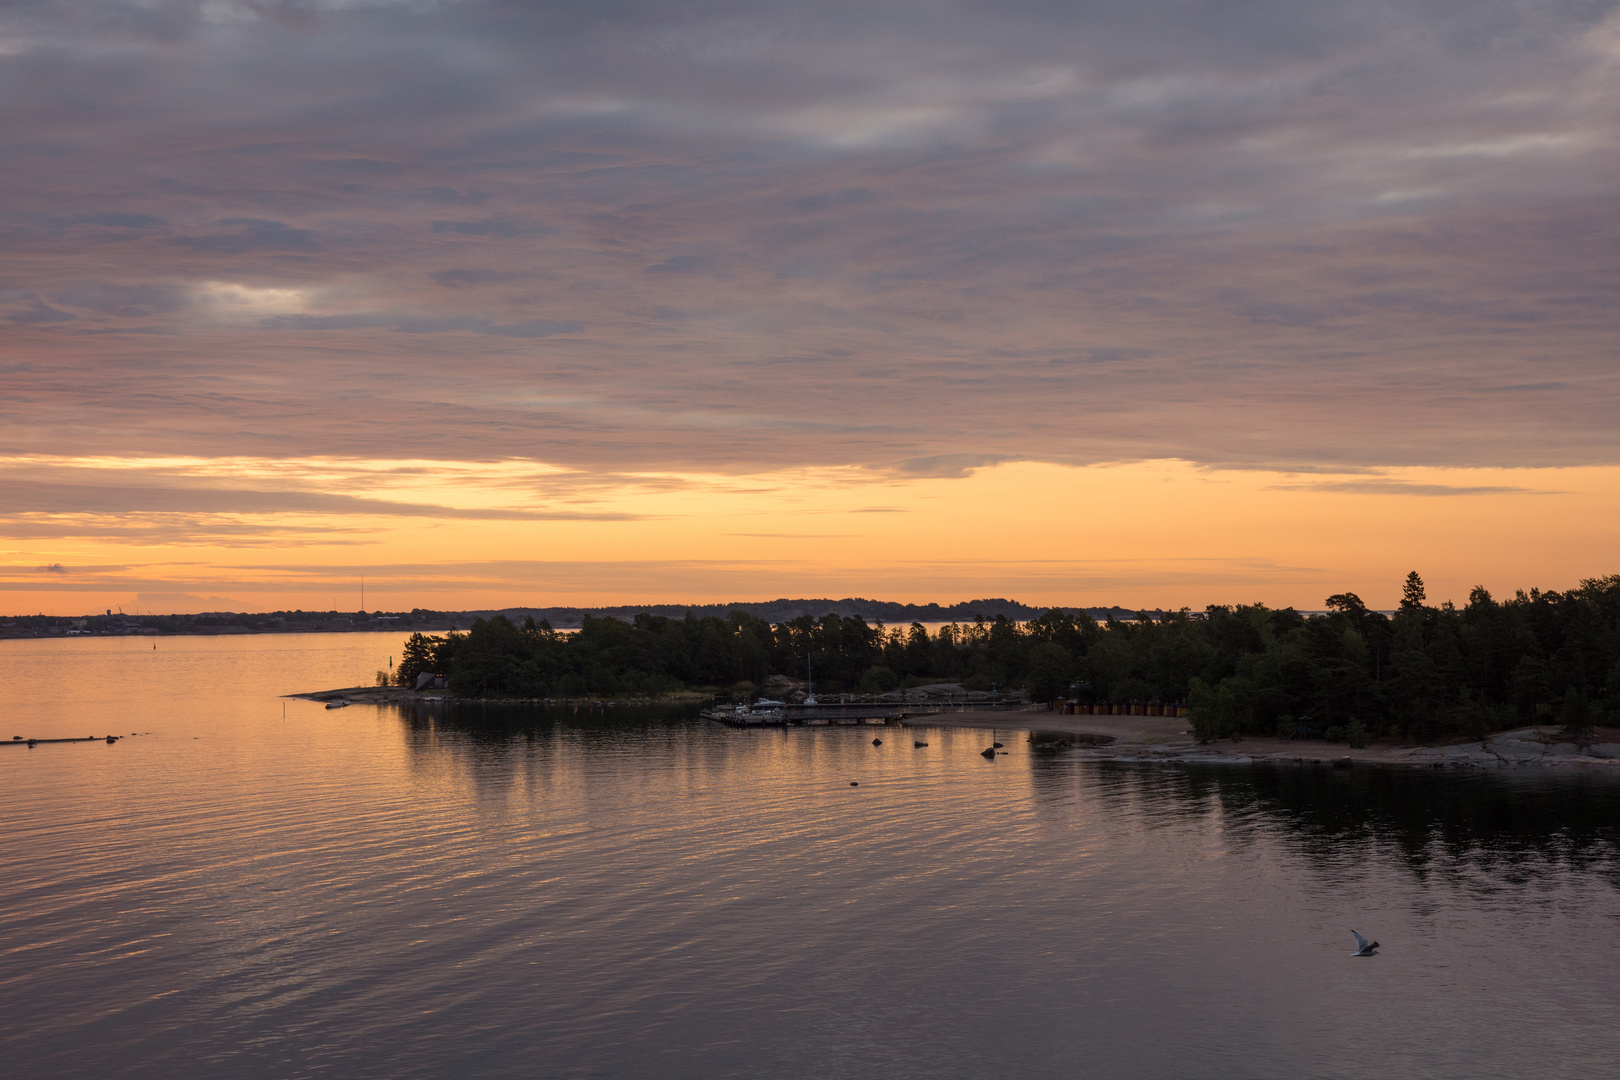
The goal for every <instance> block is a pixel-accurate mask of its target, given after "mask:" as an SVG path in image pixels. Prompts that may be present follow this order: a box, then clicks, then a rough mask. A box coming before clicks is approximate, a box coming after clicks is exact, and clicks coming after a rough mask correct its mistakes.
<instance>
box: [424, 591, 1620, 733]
mask: <svg viewBox="0 0 1620 1080" xmlns="http://www.w3.org/2000/svg"><path fill="white" fill-rule="evenodd" d="M1424 600H1425V595H1424V587H1423V582H1422V579H1421V578H1420V577H1418V576H1417V575H1416V574H1415V573H1414V574H1412V575H1409V576H1408V578H1407V581H1406V584H1405V587H1404V589H1403V599H1402V605H1401V607H1400V609H1399V610H1398V611H1396V612H1395V613H1394V615H1393V616H1388V615H1385V614H1383V613H1380V612H1376V611H1371V610H1369V609H1368V608H1367V606H1366V605H1365V604H1364V603H1363V602H1362V601H1361V599H1360V598H1359V597H1357V596H1356V595H1355V594H1353V593H1339V594H1336V595H1334V596H1331V597H1328V599H1327V608H1328V611H1327V614H1325V615H1319V616H1313V617H1310V618H1307V617H1305V616H1303V615H1301V614H1300V613H1299V612H1297V611H1294V610H1292V609H1288V608H1284V609H1282V610H1273V609H1271V608H1268V607H1266V606H1265V605H1263V604H1252V605H1236V606H1211V607H1208V608H1205V609H1204V610H1203V611H1201V612H1191V611H1187V610H1182V611H1178V612H1172V613H1171V614H1169V615H1166V616H1164V617H1163V618H1162V619H1159V620H1157V621H1154V620H1150V619H1138V620H1136V621H1133V622H1119V621H1116V620H1113V619H1109V620H1108V621H1107V622H1106V623H1103V624H1101V625H1099V624H1098V623H1096V622H1094V621H1093V620H1092V619H1090V618H1088V617H1086V616H1085V615H1083V614H1082V615H1074V614H1071V613H1068V612H1064V611H1059V610H1055V609H1054V610H1052V611H1049V612H1047V613H1045V614H1044V615H1042V616H1040V617H1039V618H1037V619H1034V620H1032V621H1030V622H1028V623H1023V624H1018V623H1013V622H1010V621H1008V620H1007V619H1005V618H996V619H993V620H986V619H982V618H981V619H976V620H975V621H974V622H972V623H970V624H959V623H953V624H950V625H948V626H944V627H942V628H941V629H940V630H939V632H938V633H935V634H929V633H928V632H927V631H926V630H925V629H924V628H923V627H922V626H921V625H918V624H912V625H910V626H907V627H894V628H889V629H885V628H884V627H881V626H872V625H869V624H867V623H866V622H865V621H864V620H862V619H859V618H847V617H840V616H837V615H826V616H823V617H821V618H819V619H816V618H812V617H810V616H803V617H800V618H797V619H793V620H791V621H789V622H784V623H779V624H776V625H772V624H770V623H767V622H765V621H763V620H761V619H758V618H756V617H754V616H752V615H748V614H746V613H743V612H733V613H731V614H730V615H729V616H727V617H725V618H719V617H715V616H707V617H703V618H698V617H696V616H693V615H688V616H687V617H685V618H667V617H664V616H656V615H650V614H645V613H644V614H641V615H638V616H636V618H635V619H634V621H632V622H624V621H621V620H616V619H594V618H593V619H586V620H585V624H584V626H583V628H582V629H581V630H580V631H579V632H578V633H575V634H569V635H563V634H558V633H555V632H554V631H553V630H552V629H551V627H550V626H548V625H546V624H544V623H541V624H539V625H536V624H534V623H533V622H527V623H525V624H524V625H523V626H521V627H520V626H517V625H514V624H513V623H512V622H510V621H509V620H507V619H506V618H504V617H500V616H497V617H495V618H492V619H487V620H479V621H478V622H476V623H475V624H474V625H473V628H472V630H471V632H469V633H465V634H462V633H456V632H451V633H449V634H447V635H445V636H443V637H432V636H427V635H423V634H413V635H412V636H411V639H410V641H409V642H407V643H406V646H405V650H404V655H403V657H402V659H401V662H400V665H399V668H398V670H397V673H396V680H397V681H398V682H399V683H400V684H402V685H414V682H415V679H416V676H417V674H419V673H420V672H423V671H426V672H430V673H433V674H437V675H444V676H446V677H448V679H449V680H450V685H451V687H452V688H453V689H454V690H455V692H456V693H458V694H465V695H483V696H521V697H565V696H581V695H587V694H594V695H606V696H614V695H630V694H642V693H657V692H660V691H664V690H672V689H677V688H682V687H729V686H733V685H735V684H739V683H743V682H747V683H752V684H755V685H764V684H765V682H766V681H767V680H769V679H770V677H771V676H772V675H778V674H779V675H787V676H791V677H793V678H796V679H801V680H802V679H804V678H805V676H806V675H807V673H808V672H809V671H810V670H811V669H813V670H814V674H815V685H816V690H817V692H818V693H828V694H834V693H840V692H844V691H861V692H865V693H885V692H888V691H889V690H892V689H895V688H897V687H900V686H919V685H924V684H926V683H930V682H959V683H962V684H963V685H964V686H967V687H969V688H974V689H984V690H989V689H990V688H991V687H992V686H995V687H997V688H998V689H1000V690H1002V691H1007V692H1011V691H1015V690H1019V689H1022V690H1024V691H1025V692H1026V693H1027V694H1028V695H1029V696H1030V697H1031V698H1033V699H1035V700H1041V701H1050V700H1054V699H1056V698H1059V697H1069V696H1074V697H1077V698H1078V699H1079V700H1082V701H1088V702H1090V701H1113V702H1121V703H1124V702H1129V701H1171V702H1174V701H1185V702H1187V703H1188V705H1189V709H1190V719H1191V721H1192V727H1193V730H1194V733H1195V734H1196V735H1197V737H1198V738H1199V739H1201V740H1205V741H1207V740H1209V739H1217V738H1240V737H1242V736H1243V735H1245V734H1250V735H1270V734H1276V735H1279V736H1282V737H1289V736H1292V734H1293V729H1294V724H1295V720H1294V718H1295V717H1300V718H1303V719H1302V720H1300V721H1299V723H1301V724H1306V725H1309V726H1310V727H1312V728H1314V729H1316V730H1317V731H1321V730H1323V729H1324V728H1326V729H1329V730H1332V731H1333V733H1334V735H1335V736H1336V737H1338V738H1340V739H1346V740H1351V741H1352V743H1354V741H1355V740H1357V739H1360V740H1362V741H1365V740H1368V739H1372V738H1376V737H1379V736H1389V735H1400V736H1403V737H1406V738H1415V739H1435V738H1442V737H1452V736H1467V737H1472V738H1478V737H1481V736H1483V735H1485V734H1487V733H1489V732H1491V731H1496V730H1501V729H1503V728H1507V727H1512V726H1516V725H1518V724H1525V723H1530V722H1533V721H1534V720H1535V718H1537V717H1556V718H1558V719H1559V721H1560V722H1562V723H1563V724H1564V725H1565V726H1566V728H1567V729H1569V730H1570V732H1571V735H1572V737H1581V736H1580V734H1579V733H1581V732H1587V731H1590V729H1591V727H1592V726H1593V725H1594V724H1596V723H1599V722H1616V721H1620V575H1617V576H1613V577H1607V578H1600V579H1593V580H1589V581H1585V582H1582V583H1581V586H1580V588H1578V589H1573V590H1570V591H1569V592H1566V593H1556V592H1547V593H1543V592H1540V591H1537V590H1532V591H1531V592H1530V593H1529V594H1528V595H1526V594H1524V593H1519V594H1518V595H1517V596H1515V597H1514V598H1513V599H1511V600H1505V601H1497V600H1495V599H1493V598H1492V597H1491V595H1490V593H1489V592H1487V591H1486V590H1485V589H1483V588H1478V587H1476V588H1475V589H1474V590H1473V591H1472V592H1471V593H1470V594H1469V597H1468V603H1467V605H1466V606H1464V607H1461V608H1458V607H1455V606H1453V605H1451V604H1444V605H1442V606H1440V607H1439V608H1433V607H1428V606H1426V605H1425V603H1424ZM1560 691H1561V692H1560Z"/></svg>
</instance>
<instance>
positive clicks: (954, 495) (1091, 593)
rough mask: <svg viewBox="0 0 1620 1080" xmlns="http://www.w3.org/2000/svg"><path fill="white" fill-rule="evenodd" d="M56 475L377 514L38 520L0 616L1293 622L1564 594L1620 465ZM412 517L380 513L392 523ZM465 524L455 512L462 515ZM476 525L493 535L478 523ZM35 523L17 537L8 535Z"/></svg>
mask: <svg viewBox="0 0 1620 1080" xmlns="http://www.w3.org/2000/svg"><path fill="white" fill-rule="evenodd" d="M8 465H9V466H10V467H11V468H13V469H16V468H23V467H27V468H35V469H41V470H47V471H48V472H50V474H51V475H64V474H70V475H76V476H82V475H100V476H107V475H116V476H119V477H120V478H121V481H122V482H125V483H133V484H134V485H135V490H139V489H140V488H139V485H140V484H142V483H148V484H150V483H156V481H155V480H154V479H153V477H161V478H163V479H164V480H165V482H173V481H174V480H175V479H176V478H184V479H185V481H186V482H187V483H190V484H194V485H195V484H201V485H204V486H205V490H206V485H207V484H208V483H210V482H211V481H212V479H213V478H216V477H218V478H228V479H229V482H230V484H231V485H232V489H233V490H241V489H243V488H244V487H246V488H251V487H252V486H253V485H254V484H255V483H265V484H269V483H273V484H274V485H275V486H276V487H277V488H278V489H286V488H289V487H292V488H295V489H298V488H303V489H308V490H310V491H319V492H334V491H336V492H343V493H344V497H345V498H353V499H359V500H362V502H361V503H359V504H358V505H361V506H371V505H383V507H384V508H383V509H382V510H381V511H378V512H367V513H363V514H355V513H350V512H333V513H322V512H285V511H276V512H267V513H253V512H230V513H216V512H202V511H198V510H191V511H187V512H184V513H181V512H169V511H166V512H128V511H120V512H118V513H106V514H94V513H86V512H75V513H72V514H33V515H24V516H21V517H14V518H13V519H11V525H12V528H11V529H10V530H9V531H10V532H12V533H13V534H19V533H20V534H22V535H11V536H10V537H9V538H7V539H5V540H4V541H0V549H3V550H4V552H5V554H4V557H3V559H0V589H3V590H4V595H3V596H0V611H3V612H4V613H5V614H7V615H11V616H16V615H29V614H34V613H36V612H44V613H47V614H57V615H80V614H88V613H95V612H99V611H102V610H106V609H109V608H111V609H114V610H118V609H121V610H123V611H125V612H134V611H135V610H136V609H137V608H139V609H140V610H142V611H150V612H168V611H203V610H236V611H254V610H274V609H293V608H302V609H304V610H331V609H335V610H341V611H353V610H357V609H358V608H359V607H360V602H361V601H360V582H361V575H364V576H365V606H366V608H367V609H369V610H389V611H397V610H409V609H411V608H415V607H422V608H433V609H439V610H465V609H479V608H501V607H520V606H535V607H546V606H563V605H568V606H608V605H621V604H637V603H648V604H652V603H661V604H678V603H721V602H738V601H749V600H768V599H775V598H778V597H821V596H826V597H833V598H841V597H847V596H863V597H868V598H872V599H880V600H892V601H900V602H915V603H927V602H930V601H937V602H940V603H953V602H957V601H962V600H969V599H976V598H982V597H994V596H1004V597H1008V598H1011V599H1016V600H1020V601H1023V602H1025V603H1029V604H1036V605H1043V604H1061V605H1071V606H1077V605H1086V606H1098V605H1111V604H1123V605H1126V606H1130V607H1164V608H1179V607H1184V606H1185V607H1191V608H1193V609H1199V608H1202V607H1203V606H1205V605H1207V604H1216V603H1249V602H1255V601H1259V602H1264V603H1267V604H1270V605H1273V606H1283V605H1291V606H1294V607H1300V608H1306V609H1312V608H1320V607H1321V606H1322V601H1323V598H1324V597H1326V596H1328V595H1329V594H1331V593H1334V592H1340V591H1344V590H1351V591H1354V592H1357V593H1359V594H1360V595H1361V596H1362V597H1363V598H1364V599H1365V600H1366V601H1367V602H1368V603H1369V604H1370V605H1373V606H1375V607H1392V606H1394V604H1395V602H1396V598H1397V595H1398V591H1399V587H1400V583H1401V580H1402V578H1404V576H1405V574H1406V572H1407V571H1408V570H1412V569H1417V570H1418V571H1419V572H1420V573H1422V574H1423V576H1424V578H1425V580H1426V582H1427V583H1428V587H1429V598H1430V600H1431V602H1435V603H1439V602H1442V601H1445V600H1454V601H1457V602H1459V603H1461V602H1463V601H1465V600H1466V598H1467V595H1468V592H1469V590H1470V589H1471V588H1472V587H1473V586H1475V585H1484V586H1485V587H1487V588H1488V589H1490V590H1491V591H1492V592H1493V593H1494V594H1496V595H1499V596H1500V595H1504V594H1505V595H1511V594H1512V592H1513V590H1515V589H1521V588H1522V589H1529V588H1531V587H1537V588H1542V589H1566V588H1569V587H1572V586H1574V585H1576V584H1578V583H1579V581H1580V580H1581V579H1583V578H1589V577H1596V576H1601V575H1604V574H1607V573H1612V572H1616V571H1617V570H1620V567H1617V566H1616V565H1614V555H1613V553H1614V552H1615V551H1616V550H1617V543H1616V542H1617V540H1620V468H1617V467H1581V468H1558V469H1447V468H1383V469H1376V470H1359V471H1354V472H1346V473H1342V474H1332V473H1324V472H1314V473H1297V472H1278V471H1264V470H1238V469H1212V468H1207V467H1200V466H1196V465H1193V464H1190V463H1187V462H1184V461H1178V460H1157V461H1146V462H1134V463H1121V464H1111V465H1093V466H1085V467H1072V466H1064V465H1055V464H1046V463H1037V462H1012V463H1006V464H1001V465H996V466H990V467H985V468H980V469H976V470H972V471H970V472H968V473H967V474H966V475H962V476H952V477H916V476H907V475H903V474H899V473H886V472H881V471H877V470H871V469H861V468H822V469H801V470H780V471H775V472H768V473H756V474H748V475H726V474H712V473H711V474H704V473H668V474H664V473H634V474H630V473H626V474H617V475H603V474H599V473H597V474H584V473H576V472H572V471H569V470H566V469H561V468H556V467H552V466H546V465H540V464H536V463H532V462H523V461H505V462H495V463H478V462H431V461H411V462H405V461H352V460H340V459H301V460H256V459H243V458H236V459H229V460H206V459H184V458H169V459H106V458H97V459H69V458H41V457H35V458H29V459H26V460H23V459H12V460H11V461H10V462H9V463H8ZM390 507H395V508H404V509H402V510H399V511H398V512H395V511H393V510H390V509H388V508H390ZM458 515H470V516H458ZM482 515H488V516H482ZM19 521H21V522H22V523H23V524H26V525H27V526H28V529H26V530H25V529H21V528H17V527H16V526H17V524H18V522H19Z"/></svg>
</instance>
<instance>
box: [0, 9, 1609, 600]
mask: <svg viewBox="0 0 1620 1080" xmlns="http://www.w3.org/2000/svg"><path fill="white" fill-rule="evenodd" d="M1617 151H1620V0H1603V2H1584V0H1569V2H1561V0H1544V2H1538V0H1513V2H1507V0H1500V2H1499V0H1468V2H1466V3H1464V2H1460V0H1402V2H1399V3H1396V2H1393V0H1390V2H1384V0H1343V2H1340V3H1335V4H1311V3H1303V2H1298V0H1294V2H1283V0H1222V2H1193V0H1176V2H1169V0H1139V2H1133V3H1129V4H1121V3H1117V2H1111V3H1091V2H1085V0H1080V2H1071V3H1048V2H1038V0H1027V2H1026V0H998V2H995V3H976V2H965V0H964V2H954V3H945V2H871V0H868V2H863V3H858V4H847V3H841V2H838V0H830V2H822V3H815V4H810V3H797V4H787V3H766V2H747V0H735V2H713V3H707V2H696V3H678V2H671V0H662V2H658V3H652V2H647V0H623V2H620V0H592V2H590V3H546V2H531V3H512V2H495V0H400V2H392V0H301V2H277V0H254V2H237V0H206V2H200V3H199V2H168V0H140V2H123V0H62V2H56V0H37V2H28V0H17V2H12V3H8V4H4V5H0V176H3V177H4V182H3V184H0V614H12V615H17V614H32V613H35V612H36V611H38V612H47V613H55V614H81V613H85V612H90V611H99V610H103V609H109V608H110V609H122V610H124V611H134V610H136V609H137V608H138V609H140V610H143V611H199V610H239V611H247V610H271V609H278V608H295V607H301V608H304V609H319V610H325V609H328V608H336V609H340V610H354V609H357V608H358V607H360V605H361V602H362V601H361V597H360V593H359V588H360V579H361V576H362V575H364V577H365V582H366V586H365V589H366V592H365V599H364V603H365V606H366V607H368V608H370V609H377V608H386V609H393V610H399V609H409V608H412V607H430V608H438V609H461V608H469V607H500V606H515V605H542V606H544V605H553V604H573V605H583V604H620V603H634V602H650V603H651V602H656V603H679V602H683V601H685V602H705V603H707V602H723V601H728V600H764V599H771V598H774V597H783V596H786V597H792V596H818V595H827V596H837V597H841V596H870V597H875V598H881V599H889V600H902V601H904V600H911V601H917V602H927V601H939V602H942V603H946V602H954V601H959V600H966V599H971V598H974V597H982V596H1008V597H1013V598H1016V599H1020V600H1023V601H1025V602H1027V603H1054V604H1087V605H1102V604H1116V603H1118V604H1124V605H1127V606H1132V607H1136V606H1162V607H1171V608H1174V607H1181V606H1191V607H1193V608H1195V609H1196V608H1200V607H1202V606H1204V605H1205V604H1211V603H1249V602H1257V601H1258V602H1265V603H1269V604H1273V605H1283V604H1293V605H1295V606H1299V607H1304V608H1319V607H1321V605H1322V600H1323V598H1324V597H1326V596H1327V595H1328V594H1330V593H1333V592H1339V591H1344V590H1346V589H1350V590H1353V591H1356V592H1359V593H1360V594H1361V595H1362V596H1363V597H1364V598H1365V599H1366V600H1367V601H1368V603H1369V604H1372V605H1373V606H1382V607H1389V606H1393V605H1394V603H1395V602H1396V600H1397V598H1398V595H1399V589H1400V584H1401V581H1402V579H1403V578H1404V577H1405V574H1406V572H1407V571H1408V570H1411V569H1418V570H1419V571H1420V572H1421V573H1422V574H1423V575H1424V578H1425V580H1426V581H1427V582H1428V583H1429V594H1430V599H1431V600H1432V601H1440V600H1444V599H1455V600H1457V601H1459V602H1461V601H1463V600H1465V599H1466V596H1467V593H1468V590H1469V589H1470V588H1471V587H1473V586H1474V585H1485V586H1486V587H1487V588H1489V589H1491V590H1492V591H1493V592H1496V593H1499V594H1501V593H1507V594H1511V592H1512V591H1513V590H1514V589H1518V588H1530V587H1532V586H1535V587H1540V588H1544V589H1545V588H1558V589H1563V588H1569V587H1572V586H1575V585H1576V584H1577V583H1578V582H1579V581H1580V580H1582V579H1583V578H1590V577H1596V576H1599V575H1603V574H1609V573H1614V572H1620V562H1617V559H1616V555H1615V553H1616V551H1620V423H1616V417H1620V303H1617V300H1620V152H1617Z"/></svg>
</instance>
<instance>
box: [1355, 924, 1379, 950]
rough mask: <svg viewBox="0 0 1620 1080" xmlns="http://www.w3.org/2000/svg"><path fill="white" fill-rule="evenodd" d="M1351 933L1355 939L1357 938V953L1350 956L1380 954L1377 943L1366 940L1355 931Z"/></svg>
mask: <svg viewBox="0 0 1620 1080" xmlns="http://www.w3.org/2000/svg"><path fill="white" fill-rule="evenodd" d="M1350 932H1351V933H1352V934H1355V937H1356V951H1355V952H1353V953H1351V954H1350V955H1351V956H1376V955H1377V953H1378V942H1376V941H1368V940H1367V939H1366V938H1364V937H1362V936H1361V935H1360V934H1356V932H1355V931H1354V930H1352V931H1350Z"/></svg>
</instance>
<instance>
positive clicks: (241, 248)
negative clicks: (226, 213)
mask: <svg viewBox="0 0 1620 1080" xmlns="http://www.w3.org/2000/svg"><path fill="white" fill-rule="evenodd" d="M219 224H221V225H224V226H236V228H235V231H233V232H228V233H209V234H206V235H202V236H176V237H173V238H172V239H171V240H170V241H169V242H170V243H171V244H174V245H175V246H176V247H183V248H190V249H191V250H193V251H200V252H205V253H208V254H212V255H242V254H246V253H248V252H257V251H273V252H308V251H315V250H317V246H316V244H315V239H314V236H313V235H312V234H311V233H310V232H309V231H308V230H306V229H295V228H293V227H292V226H291V225H286V224H283V223H282V222H279V221H265V220H263V219H260V218H225V219H224V220H222V221H220V223H219Z"/></svg>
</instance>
